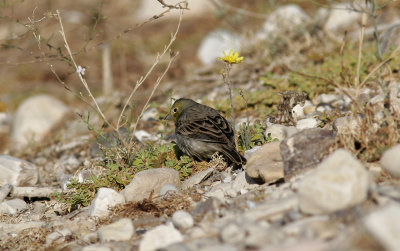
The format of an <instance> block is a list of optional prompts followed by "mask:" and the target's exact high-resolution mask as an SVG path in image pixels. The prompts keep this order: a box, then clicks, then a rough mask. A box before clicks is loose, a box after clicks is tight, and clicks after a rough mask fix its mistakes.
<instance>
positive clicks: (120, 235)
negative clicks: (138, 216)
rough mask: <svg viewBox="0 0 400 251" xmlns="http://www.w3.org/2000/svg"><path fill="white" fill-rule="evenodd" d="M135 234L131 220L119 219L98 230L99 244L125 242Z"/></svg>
mask: <svg viewBox="0 0 400 251" xmlns="http://www.w3.org/2000/svg"><path fill="white" fill-rule="evenodd" d="M134 233H135V229H134V227H133V223H132V220H131V219H129V218H123V219H120V220H118V221H116V222H114V223H112V224H110V225H107V226H102V227H101V228H100V229H99V230H98V235H99V239H100V241H101V242H108V241H127V240H130V239H131V238H132V236H133V234H134Z"/></svg>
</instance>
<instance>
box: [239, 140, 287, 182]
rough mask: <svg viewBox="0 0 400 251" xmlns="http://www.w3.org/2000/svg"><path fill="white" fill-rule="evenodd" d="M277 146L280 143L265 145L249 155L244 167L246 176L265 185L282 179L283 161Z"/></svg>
mask: <svg viewBox="0 0 400 251" xmlns="http://www.w3.org/2000/svg"><path fill="white" fill-rule="evenodd" d="M279 145H280V142H273V143H269V144H265V145H263V146H262V147H261V148H260V149H258V150H257V151H256V152H255V153H254V154H253V155H251V157H250V159H249V160H248V161H247V165H246V173H247V175H248V176H249V177H251V178H254V179H261V180H263V181H264V182H266V183H269V182H274V181H277V180H279V179H282V178H283V177H284V173H283V160H282V157H281V152H280V149H279Z"/></svg>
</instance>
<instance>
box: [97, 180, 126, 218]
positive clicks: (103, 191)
mask: <svg viewBox="0 0 400 251" xmlns="http://www.w3.org/2000/svg"><path fill="white" fill-rule="evenodd" d="M121 203H125V198H124V196H122V195H121V194H119V193H118V192H117V191H115V190H113V189H111V188H105V187H101V188H99V190H98V191H97V194H96V197H95V198H94V199H93V201H92V203H91V204H90V207H89V216H90V217H95V216H96V217H104V216H107V215H108V214H109V213H110V211H109V208H110V207H114V206H116V205H117V204H121Z"/></svg>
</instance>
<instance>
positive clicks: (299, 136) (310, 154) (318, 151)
mask: <svg viewBox="0 0 400 251" xmlns="http://www.w3.org/2000/svg"><path fill="white" fill-rule="evenodd" d="M335 138H336V135H335V133H334V132H333V131H329V130H325V129H321V128H312V129H305V130H303V131H301V132H298V133H296V134H294V135H293V136H291V137H289V138H287V139H285V140H284V141H282V142H281V145H280V148H281V155H282V159H283V163H284V170H285V178H286V179H289V178H290V177H292V176H293V175H294V174H296V173H299V172H301V171H305V170H308V169H309V168H312V167H314V166H316V165H317V164H319V163H320V162H321V160H322V159H323V158H324V157H325V156H326V155H327V154H328V153H329V148H330V147H331V146H332V145H333V144H334V143H335Z"/></svg>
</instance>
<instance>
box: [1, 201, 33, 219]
mask: <svg viewBox="0 0 400 251" xmlns="http://www.w3.org/2000/svg"><path fill="white" fill-rule="evenodd" d="M25 209H28V204H26V202H25V201H23V200H21V199H12V200H6V201H3V202H2V203H0V213H1V214H11V215H14V214H18V213H19V212H21V211H23V210H25Z"/></svg>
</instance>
